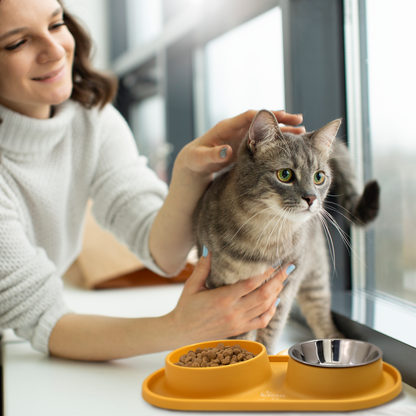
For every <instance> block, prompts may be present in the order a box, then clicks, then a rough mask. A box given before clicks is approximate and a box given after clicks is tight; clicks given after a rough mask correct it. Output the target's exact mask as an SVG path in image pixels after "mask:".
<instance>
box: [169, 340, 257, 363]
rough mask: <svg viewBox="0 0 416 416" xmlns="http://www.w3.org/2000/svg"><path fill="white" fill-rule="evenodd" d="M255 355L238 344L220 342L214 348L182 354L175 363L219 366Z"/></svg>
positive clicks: (246, 359)
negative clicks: (226, 344) (230, 344)
mask: <svg viewBox="0 0 416 416" xmlns="http://www.w3.org/2000/svg"><path fill="white" fill-rule="evenodd" d="M254 357H255V355H254V354H253V353H252V352H249V351H247V350H246V349H244V348H241V346H240V345H238V344H237V345H234V346H229V345H228V346H225V345H224V344H223V343H222V342H220V343H219V344H218V345H217V346H216V347H214V348H204V349H202V348H196V349H195V351H188V354H184V355H182V356H181V357H180V358H179V361H178V362H177V363H175V365H178V366H181V367H190V368H201V367H218V366H223V365H232V364H238V363H239V362H244V361H248V360H251V359H252V358H254Z"/></svg>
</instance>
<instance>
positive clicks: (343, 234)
mask: <svg viewBox="0 0 416 416" xmlns="http://www.w3.org/2000/svg"><path fill="white" fill-rule="evenodd" d="M321 212H322V215H324V216H325V218H327V220H328V221H329V222H330V223H331V224H332V225H333V226H334V227H335V228H336V230H337V231H338V233H339V235H340V237H341V238H342V240H343V242H344V244H345V245H346V247H347V249H348V252H349V253H350V250H351V243H350V241H349V235H348V234H347V233H346V232H345V231H344V230H343V229H342V228H341V227H340V226H339V224H338V223H337V222H336V221H335V219H334V217H332V215H331V214H330V213H329V212H328V211H326V210H324V209H323V208H322V210H321Z"/></svg>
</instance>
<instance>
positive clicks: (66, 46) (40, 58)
mask: <svg viewBox="0 0 416 416" xmlns="http://www.w3.org/2000/svg"><path fill="white" fill-rule="evenodd" d="M74 50H75V41H74V38H73V37H72V35H71V33H70V32H69V30H68V29H67V27H66V26H65V25H64V22H63V15H62V7H61V5H60V4H59V3H58V2H57V0H2V1H1V2H0V104H2V105H4V106H5V107H8V108H10V109H11V110H14V111H17V112H19V113H21V114H24V115H26V116H29V117H35V118H48V117H49V115H50V108H51V105H56V104H59V103H61V102H63V101H65V100H66V99H68V98H69V97H70V96H71V92H72V63H73V58H74Z"/></svg>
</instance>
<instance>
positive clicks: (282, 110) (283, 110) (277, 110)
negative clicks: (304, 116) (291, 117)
mask: <svg viewBox="0 0 416 416" xmlns="http://www.w3.org/2000/svg"><path fill="white" fill-rule="evenodd" d="M275 111H276V113H278V112H279V111H285V110H275Z"/></svg>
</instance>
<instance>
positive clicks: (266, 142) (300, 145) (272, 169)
mask: <svg viewBox="0 0 416 416" xmlns="http://www.w3.org/2000/svg"><path fill="white" fill-rule="evenodd" d="M340 125H341V119H337V120H334V121H331V122H330V123H329V124H327V125H326V126H324V127H322V128H321V129H319V130H317V131H314V132H311V133H304V134H301V135H295V134H291V133H282V131H281V130H280V128H279V124H278V122H277V120H276V117H275V116H274V114H273V113H271V112H270V111H267V110H261V111H259V112H258V113H257V115H256V117H255V118H254V120H253V122H252V123H251V126H250V129H249V132H248V134H247V137H246V141H245V143H244V144H243V145H242V146H241V148H240V151H239V157H238V159H237V163H236V168H237V171H238V178H239V179H238V181H239V183H240V185H241V186H242V188H246V189H247V188H250V189H252V192H251V198H252V200H253V201H254V200H256V199H257V201H261V202H262V203H263V205H264V204H265V205H267V206H268V207H270V209H269V210H268V211H269V212H276V214H278V213H280V214H281V215H280V216H284V217H285V218H287V219H288V220H290V221H293V222H303V221H307V220H308V219H310V218H311V217H312V216H313V215H316V214H317V213H318V212H319V211H320V208H321V207H322V204H323V201H324V199H325V197H326V195H327V193H328V190H329V187H330V184H331V171H330V167H329V157H330V154H331V150H332V146H333V142H334V140H335V137H336V135H337V132H338V129H339V126H340Z"/></svg>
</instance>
